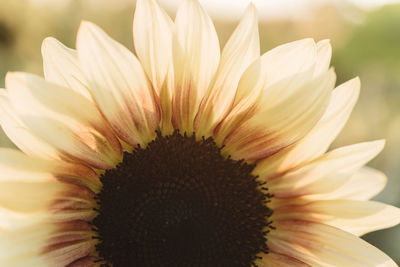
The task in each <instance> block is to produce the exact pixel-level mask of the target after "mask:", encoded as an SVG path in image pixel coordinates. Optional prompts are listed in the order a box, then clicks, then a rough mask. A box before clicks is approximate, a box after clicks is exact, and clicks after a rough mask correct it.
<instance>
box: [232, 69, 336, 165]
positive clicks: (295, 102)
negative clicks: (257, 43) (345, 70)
mask: <svg viewBox="0 0 400 267" xmlns="http://www.w3.org/2000/svg"><path fill="white" fill-rule="evenodd" d="M335 78H336V76H335V73H334V72H333V70H330V71H328V72H326V73H325V74H323V75H321V76H320V77H318V78H317V79H315V80H312V81H311V82H307V83H305V84H301V85H300V86H299V87H298V88H289V87H287V85H288V84H285V85H286V86H284V84H280V83H278V85H277V86H276V87H275V88H273V89H271V91H273V92H267V94H275V93H276V92H278V91H291V94H289V95H287V96H286V97H283V98H282V99H278V100H277V102H278V103H274V101H273V100H271V99H269V96H268V97H266V98H263V100H262V106H260V111H258V112H257V114H254V115H253V116H252V117H251V118H249V119H248V120H247V121H245V122H244V123H243V124H242V125H241V126H240V127H238V129H236V130H235V131H234V132H233V133H232V134H231V135H230V136H229V137H228V138H227V139H226V140H225V141H224V144H225V145H226V147H225V148H224V150H225V152H226V153H227V154H230V155H232V157H234V158H237V159H238V158H239V159H240V158H244V159H246V160H259V159H264V158H266V157H269V156H271V155H273V154H275V153H277V152H278V151H280V150H282V149H283V148H285V147H288V146H290V145H292V144H294V143H295V142H296V141H298V140H299V139H300V138H302V137H304V136H305V135H306V134H307V133H308V132H309V131H310V130H311V129H312V127H313V126H314V125H315V124H316V123H317V122H318V120H319V119H320V118H321V116H322V115H323V113H324V111H325V109H326V107H327V104H328V101H329V97H330V92H331V90H332V89H333V86H334V83H335ZM281 97H282V96H281Z"/></svg>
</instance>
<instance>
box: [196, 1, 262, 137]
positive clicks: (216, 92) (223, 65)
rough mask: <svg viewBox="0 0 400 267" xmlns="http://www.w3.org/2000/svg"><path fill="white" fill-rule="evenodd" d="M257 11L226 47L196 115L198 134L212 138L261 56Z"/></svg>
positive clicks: (250, 10) (250, 9)
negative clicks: (242, 79) (248, 71)
mask: <svg viewBox="0 0 400 267" xmlns="http://www.w3.org/2000/svg"><path fill="white" fill-rule="evenodd" d="M257 20H258V17H257V10H256V8H255V6H254V5H253V4H250V5H249V7H248V8H247V10H246V11H245V14H244V16H243V18H242V19H241V21H240V24H239V25H238V26H237V28H236V29H235V31H234V32H233V34H232V36H231V37H230V38H229V40H228V42H227V43H226V45H225V47H224V49H223V51H222V56H221V61H220V64H219V66H218V70H217V73H216V77H215V80H214V81H213V82H212V85H211V86H210V88H209V91H208V95H207V96H206V97H205V99H204V100H203V101H202V104H201V106H200V109H199V113H198V114H197V115H196V121H195V124H197V125H196V126H195V130H196V134H197V135H198V136H199V137H201V136H203V135H207V136H210V135H211V134H212V131H213V130H214V128H215V127H216V125H217V123H219V122H220V121H221V120H222V119H223V117H224V116H225V115H226V114H227V112H228V111H229V109H230V108H231V106H232V102H233V99H234V97H235V93H236V88H237V86H238V83H239V79H240V77H241V76H242V74H243V72H244V71H245V70H246V69H247V67H248V66H249V65H250V63H252V62H253V61H254V60H255V59H257V57H259V56H260V40H259V34H258V21H257Z"/></svg>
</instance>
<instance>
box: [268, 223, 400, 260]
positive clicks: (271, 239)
mask: <svg viewBox="0 0 400 267" xmlns="http://www.w3.org/2000/svg"><path fill="white" fill-rule="evenodd" d="M274 225H275V226H276V230H273V231H271V232H270V233H269V235H268V244H267V245H268V247H269V248H270V249H272V250H273V251H279V252H280V253H282V254H285V255H288V256H291V257H293V258H295V259H298V260H300V261H303V262H305V263H307V264H309V265H311V266H343V267H346V266H348V267H356V266H360V267H365V266H371V267H372V266H397V265H396V264H395V263H394V262H393V260H391V259H390V258H389V257H388V256H387V255H385V254H384V253H383V252H382V251H380V250H378V249H377V248H375V247H374V246H372V245H370V244H368V243H367V242H365V241H364V240H362V239H360V238H358V237H356V236H354V235H352V234H350V233H347V232H345V231H342V230H340V229H337V228H334V227H332V226H328V225H324V224H319V223H314V222H308V221H301V220H277V221H275V222H274Z"/></svg>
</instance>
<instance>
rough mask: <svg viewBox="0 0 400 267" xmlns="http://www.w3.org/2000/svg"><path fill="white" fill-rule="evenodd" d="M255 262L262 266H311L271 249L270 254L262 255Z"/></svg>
mask: <svg viewBox="0 0 400 267" xmlns="http://www.w3.org/2000/svg"><path fill="white" fill-rule="evenodd" d="M255 263H256V264H257V266H260V267H286V266H293V267H310V265H308V264H306V263H304V262H302V261H300V260H297V259H295V258H292V257H290V256H287V255H283V254H280V253H276V252H274V251H270V250H269V251H268V254H266V255H261V259H260V260H257V261H256V262H255Z"/></svg>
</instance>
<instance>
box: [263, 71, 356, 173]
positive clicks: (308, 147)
mask: <svg viewBox="0 0 400 267" xmlns="http://www.w3.org/2000/svg"><path fill="white" fill-rule="evenodd" d="M359 92H360V80H359V79H358V78H355V79H353V80H350V81H348V82H346V83H344V84H342V85H340V86H338V87H337V88H335V90H333V92H332V96H331V100H330V103H329V106H328V108H327V110H326V111H325V113H324V115H323V116H322V118H321V119H320V120H319V121H318V123H317V124H316V125H315V126H314V127H313V128H312V130H311V131H310V132H309V133H308V134H307V135H306V136H305V137H304V138H303V139H301V140H300V142H299V143H298V144H297V145H296V146H295V147H294V148H293V149H291V150H290V151H289V152H286V151H285V153H286V155H282V157H284V159H283V162H282V163H280V166H279V168H278V169H277V171H281V172H282V171H285V170H288V169H290V168H293V167H295V166H298V165H300V164H302V163H304V162H308V161H311V160H313V159H315V158H317V157H319V156H320V155H322V154H323V153H325V152H326V150H327V149H328V148H329V146H330V145H331V143H332V142H333V140H334V139H335V138H336V136H337V135H338V134H339V133H340V131H341V130H342V128H343V126H344V125H345V123H346V122H347V120H348V118H349V116H350V113H351V111H352V110H353V108H354V105H355V104H356V102H357V99H358V95H359ZM265 165H268V166H270V165H271V164H270V162H265Z"/></svg>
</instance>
